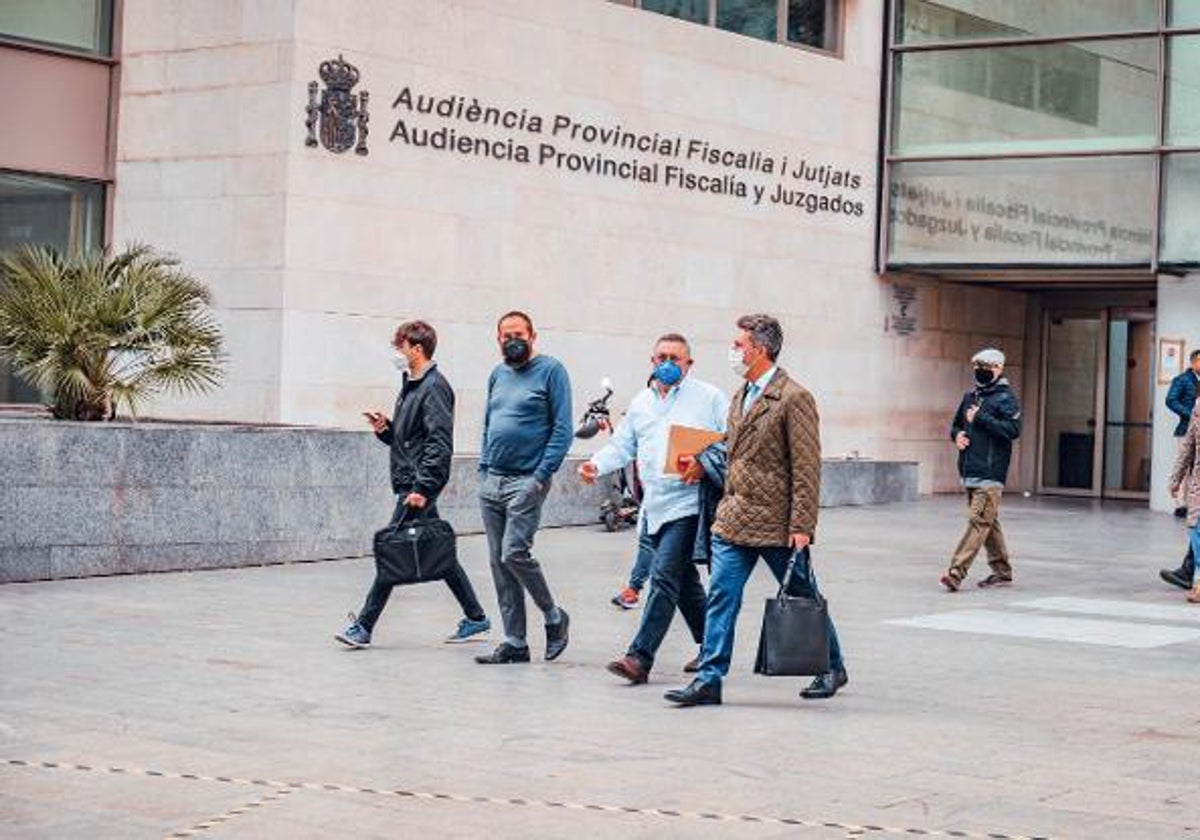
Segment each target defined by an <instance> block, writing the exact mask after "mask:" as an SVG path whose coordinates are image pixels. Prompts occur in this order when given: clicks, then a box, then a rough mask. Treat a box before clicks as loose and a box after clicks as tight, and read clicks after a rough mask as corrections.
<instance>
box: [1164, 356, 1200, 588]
mask: <svg viewBox="0 0 1200 840" xmlns="http://www.w3.org/2000/svg"><path fill="white" fill-rule="evenodd" d="M1189 361H1191V363H1192V366H1191V368H1190V369H1189V370H1185V371H1184V372H1183V373H1181V374H1179V375H1178V376H1176V377H1175V378H1174V379H1172V380H1171V387H1170V388H1169V389H1168V390H1167V408H1169V409H1171V411H1173V412H1175V414H1176V416H1178V417H1179V422H1178V423H1176V424H1175V440H1177V441H1178V442H1179V447H1178V448H1180V449H1182V448H1183V442H1184V436H1185V435H1186V434H1187V430H1188V423H1190V422H1191V420H1192V406H1194V405H1195V404H1196V391H1197V384H1198V383H1200V350H1193V351H1192V355H1191V357H1190V359H1189ZM1184 484H1185V485H1186V482H1184ZM1173 501H1174V502H1175V515H1176V516H1178V517H1179V518H1181V519H1182V518H1183V517H1185V516H1187V513H1188V507H1187V498H1186V496H1183V497H1180V496H1177V497H1175V499H1173ZM1195 567H1196V558H1195V556H1194V555H1193V553H1192V549H1191V548H1188V552H1187V554H1186V555H1185V556H1184V558H1183V563H1181V564H1180V566H1179V568H1178V569H1162V570H1160V571H1159V573H1158V574H1159V576H1160V577H1161V578H1162V579H1163V580H1165V581H1166V582H1167V583H1169V584H1171V585H1172V586H1178V587H1179V588H1181V589H1190V588H1191V587H1192V572H1193V570H1194V569H1195Z"/></svg>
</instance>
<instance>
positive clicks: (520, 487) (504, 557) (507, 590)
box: [479, 474, 554, 647]
mask: <svg viewBox="0 0 1200 840" xmlns="http://www.w3.org/2000/svg"><path fill="white" fill-rule="evenodd" d="M549 492H550V482H549V481H547V482H546V484H545V486H541V485H539V484H538V482H537V480H536V479H534V477H533V476H531V475H530V476H503V475H491V474H488V475H485V476H483V478H482V479H481V481H480V485H479V507H480V510H481V511H482V513H483V527H484V530H486V531H487V539H488V554H489V556H490V559H491V565H492V579H493V580H494V581H495V582H496V600H497V601H498V602H499V604H500V620H501V621H502V622H503V623H504V636H505V641H507V642H508V643H509V644H510V645H515V646H517V647H521V646H524V645H525V592H527V591H528V592H529V595H530V597H531V598H533V602H534V603H535V604H537V606H538V609H540V610H541V611H542V612H543V613H549V612H550V611H551V610H553V609H554V596H553V595H551V594H550V587H549V586H548V585H547V583H546V577H545V575H543V574H542V567H541V565H540V564H539V563H538V561H537V560H535V559H534V557H533V554H532V553H531V552H532V550H533V537H534V535H535V534H536V533H537V529H538V523H540V522H541V519H542V503H543V502H545V501H546V495H547V494H548V493H549Z"/></svg>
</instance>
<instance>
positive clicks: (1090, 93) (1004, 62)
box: [892, 38, 1196, 155]
mask: <svg viewBox="0 0 1200 840" xmlns="http://www.w3.org/2000/svg"><path fill="white" fill-rule="evenodd" d="M896 61H897V80H898V85H897V88H896V92H895V94H894V97H895V119H894V121H893V136H892V140H893V142H892V150H893V152H894V153H896V154H921V155H930V154H959V153H964V152H966V153H981V152H982V153H991V152H997V153H1006V152H1029V151H1035V152H1036V151H1049V152H1056V151H1060V150H1071V151H1076V150H1107V149H1140V148H1146V147H1148V146H1153V145H1154V144H1155V136H1156V131H1157V116H1158V42H1157V40H1156V39H1153V38H1126V39H1119V40H1113V41H1079V42H1075V43H1062V44H1036V45H1029V46H1011V47H1010V46H1005V47H972V48H969V49H951V50H940V49H937V50H919V51H913V52H900V53H898V54H897V59H896ZM1195 104H1196V103H1194V102H1193V101H1191V100H1184V99H1181V105H1180V109H1179V110H1180V113H1181V114H1183V113H1184V112H1185V111H1187V106H1188V105H1192V106H1194V105H1195ZM1193 111H1195V108H1194V107H1193V108H1192V110H1191V111H1187V115H1185V116H1181V117H1180V120H1181V123H1180V124H1181V125H1183V124H1185V123H1186V122H1187V120H1189V119H1191V118H1190V113H1192V112H1193ZM1172 113H1174V111H1173V112H1172Z"/></svg>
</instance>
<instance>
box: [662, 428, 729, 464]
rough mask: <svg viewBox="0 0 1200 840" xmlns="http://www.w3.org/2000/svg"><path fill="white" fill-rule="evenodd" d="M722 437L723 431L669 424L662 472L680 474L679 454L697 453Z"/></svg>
mask: <svg viewBox="0 0 1200 840" xmlns="http://www.w3.org/2000/svg"><path fill="white" fill-rule="evenodd" d="M724 437H725V435H724V433H723V432H714V431H712V430H711V429H694V428H692V427H691V426H671V431H670V432H669V433H668V436H667V463H666V464H664V465H663V472H664V473H666V474H667V475H670V474H672V473H675V474H676V475H680V474H682V470H680V469H679V458H680V456H681V455H698V454H700V453H701V452H702V451H704V450H705V449H706V448H707V447H708V446H709V445H710V444H713V443H716V442H717V441H719V440H722V439H723V438H724Z"/></svg>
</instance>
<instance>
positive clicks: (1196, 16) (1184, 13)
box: [1167, 0, 1200, 26]
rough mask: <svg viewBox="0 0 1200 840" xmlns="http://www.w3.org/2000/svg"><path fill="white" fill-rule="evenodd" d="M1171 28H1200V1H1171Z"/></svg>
mask: <svg viewBox="0 0 1200 840" xmlns="http://www.w3.org/2000/svg"><path fill="white" fill-rule="evenodd" d="M1167 24H1168V25H1169V26H1200V0H1171V15H1170V17H1169V18H1168V20H1167Z"/></svg>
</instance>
